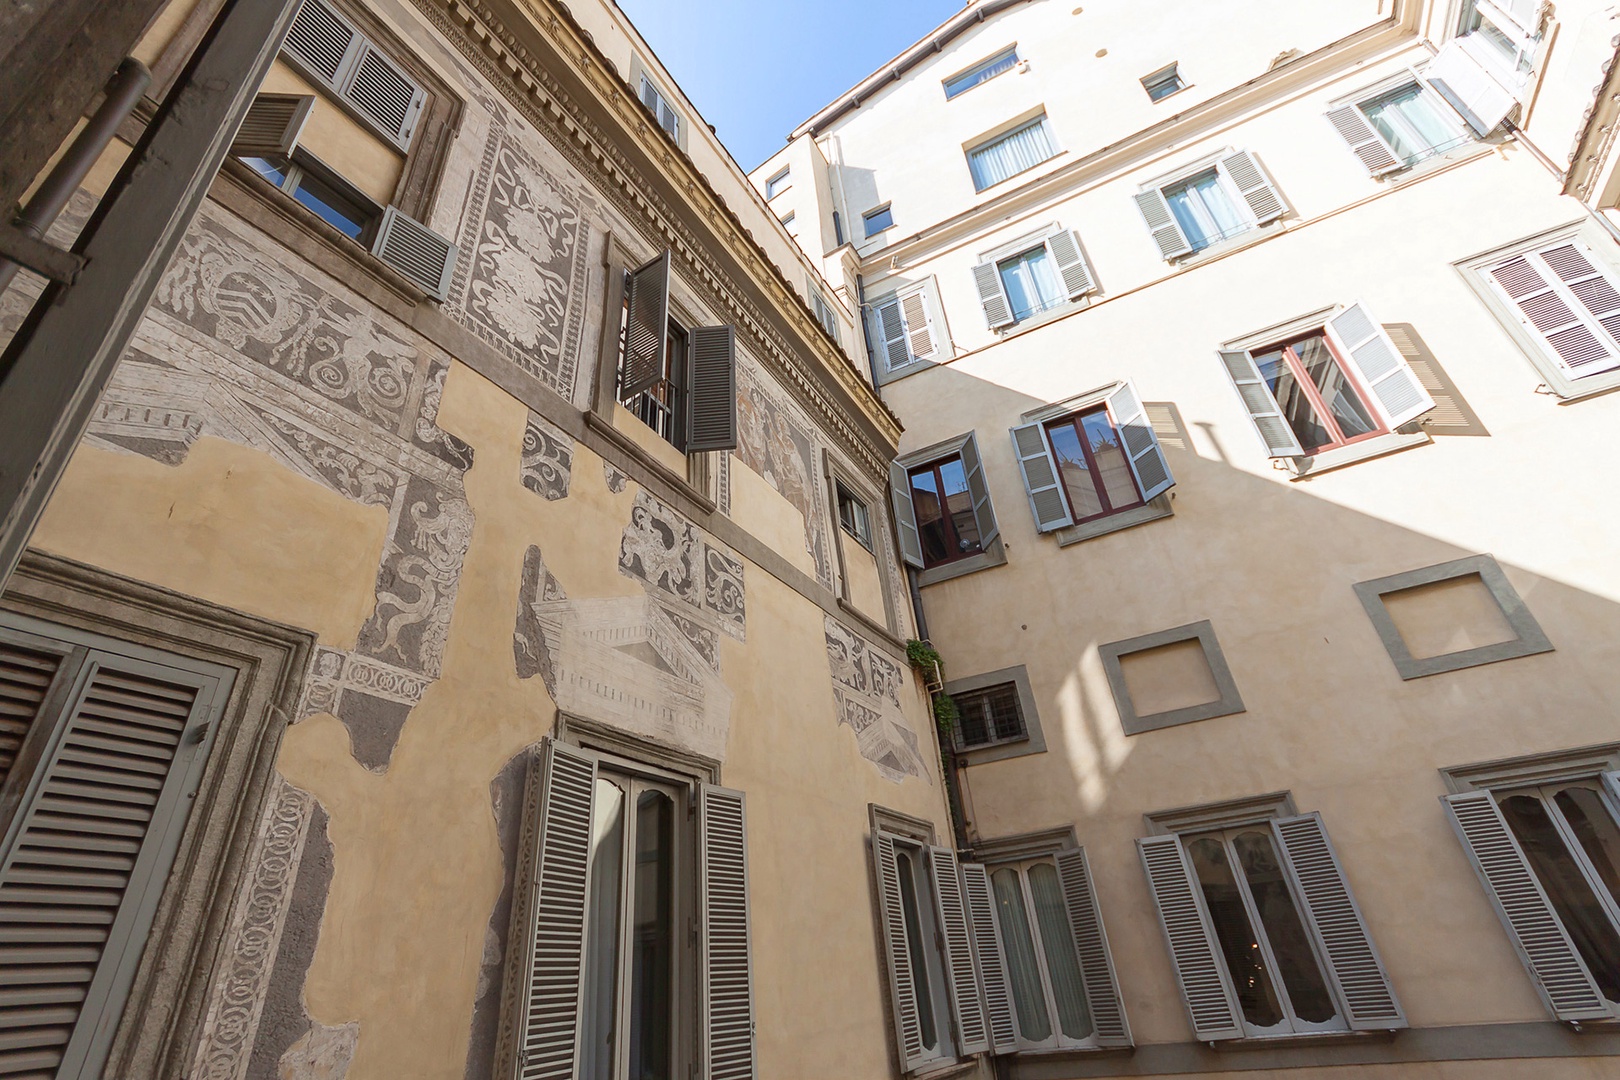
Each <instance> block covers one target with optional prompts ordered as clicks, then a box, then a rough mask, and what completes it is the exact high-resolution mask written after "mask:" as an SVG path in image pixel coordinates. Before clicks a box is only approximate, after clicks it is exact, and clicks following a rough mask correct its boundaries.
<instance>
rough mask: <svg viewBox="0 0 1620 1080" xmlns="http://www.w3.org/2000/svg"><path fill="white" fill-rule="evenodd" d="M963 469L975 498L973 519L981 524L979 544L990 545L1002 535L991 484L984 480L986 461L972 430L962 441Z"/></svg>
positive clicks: (971, 496)
mask: <svg viewBox="0 0 1620 1080" xmlns="http://www.w3.org/2000/svg"><path fill="white" fill-rule="evenodd" d="M962 471H963V472H964V473H966V474H967V486H968V495H969V497H970V498H972V500H973V520H974V521H975V522H976V523H977V524H978V526H979V546H980V547H986V548H987V547H989V546H990V541H992V540H994V539H995V538H996V537H997V536H1000V535H1001V527H1000V526H999V525H997V524H996V510H995V507H993V506H991V505H990V485H989V484H986V483H985V482H984V462H983V461H982V460H980V458H979V439H978V436H977V435H975V434H973V433H972V432H969V433H968V437H967V438H966V439H965V440H963V442H962Z"/></svg>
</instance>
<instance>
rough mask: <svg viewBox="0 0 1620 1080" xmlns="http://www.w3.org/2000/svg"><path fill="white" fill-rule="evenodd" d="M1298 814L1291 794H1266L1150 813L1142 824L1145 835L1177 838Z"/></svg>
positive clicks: (1282, 792) (1143, 818)
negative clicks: (1145, 830)
mask: <svg viewBox="0 0 1620 1080" xmlns="http://www.w3.org/2000/svg"><path fill="white" fill-rule="evenodd" d="M1298 814H1299V810H1298V808H1296V807H1295V805H1294V796H1293V793H1292V792H1288V791H1269V792H1266V793H1265V794H1263V795H1250V796H1247V797H1244V798H1240V799H1222V800H1220V801H1219V802H1211V803H1196V804H1194V805H1192V806H1178V807H1173V808H1171V809H1169V810H1150V811H1148V812H1147V813H1145V814H1143V815H1142V821H1143V823H1144V824H1145V825H1146V826H1147V835H1148V836H1170V835H1177V836H1180V835H1185V834H1187V833H1199V832H1210V831H1212V830H1214V829H1231V828H1236V827H1238V826H1240V825H1257V824H1259V823H1261V822H1264V821H1271V820H1273V819H1274V818H1286V817H1296V816H1298Z"/></svg>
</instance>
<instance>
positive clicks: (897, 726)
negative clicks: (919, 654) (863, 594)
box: [826, 615, 933, 783]
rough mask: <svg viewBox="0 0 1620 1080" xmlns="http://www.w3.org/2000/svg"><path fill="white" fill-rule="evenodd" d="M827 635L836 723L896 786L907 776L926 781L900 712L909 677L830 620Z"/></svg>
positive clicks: (918, 750) (913, 739) (919, 754)
mask: <svg viewBox="0 0 1620 1080" xmlns="http://www.w3.org/2000/svg"><path fill="white" fill-rule="evenodd" d="M826 636H827V666H828V668H829V670H830V672H831V674H832V683H833V697H834V698H836V699H837V701H838V722H839V723H840V724H844V725H847V726H848V727H849V729H850V730H851V731H853V732H854V733H855V742H856V745H858V746H859V747H860V751H861V756H862V757H864V758H865V759H866V760H867V761H870V762H871V763H872V764H873V765H875V766H877V770H878V772H880V773H882V774H883V776H884V777H885V778H886V779H889V780H892V781H894V782H895V783H899V782H901V781H902V780H904V779H905V778H906V777H908V776H920V777H923V778H925V779H927V778H928V770H927V769H926V768H925V767H924V763H923V757H922V750H921V748H920V746H919V743H918V740H917V733H916V732H915V731H912V730H911V727H910V726H909V725H907V723H906V716H905V713H904V712H903V711H902V710H901V708H900V693H901V687H902V686H903V685H904V683H905V681H906V680H907V679H909V678H910V675H909V673H908V672H907V671H906V670H905V669H904V668H902V667H901V666H900V665H899V664H898V663H896V662H895V661H893V660H891V659H889V657H888V656H887V655H885V654H884V653H883V652H882V651H881V650H879V649H876V648H874V647H873V646H872V645H871V643H870V642H868V641H867V640H866V639H865V638H864V637H862V636H861V635H860V634H857V633H855V631H853V630H851V629H849V627H847V626H845V625H844V624H843V623H841V622H839V621H838V620H837V619H834V618H833V617H832V616H831V615H829V616H827V619H826ZM929 782H930V783H932V782H933V781H932V780H930V781H929Z"/></svg>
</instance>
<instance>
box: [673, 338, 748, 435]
mask: <svg viewBox="0 0 1620 1080" xmlns="http://www.w3.org/2000/svg"><path fill="white" fill-rule="evenodd" d="M687 382H688V386H687V388H686V406H687V424H686V445H685V446H684V447H683V448H682V449H684V450H685V451H686V452H687V453H697V452H699V451H708V450H735V449H737V337H736V332H735V331H734V330H733V329H732V328H731V327H729V326H699V327H694V328H693V330H692V342H691V364H690V365H689V367H688V369H687Z"/></svg>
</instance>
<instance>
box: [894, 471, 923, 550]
mask: <svg viewBox="0 0 1620 1080" xmlns="http://www.w3.org/2000/svg"><path fill="white" fill-rule="evenodd" d="M889 503H890V505H892V506H893V507H894V531H895V532H896V533H898V534H899V536H900V558H902V559H904V560H905V561H906V562H907V563H908V564H910V565H912V566H915V567H917V568H918V569H919V570H920V569H922V564H923V557H922V538H921V537H920V536H918V535H917V509H916V507H914V506H913V505H912V504H911V477H910V476H909V475H908V474H907V473H906V470H905V469H903V468H901V467H900V463H899V462H898V461H891V462H889Z"/></svg>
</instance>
